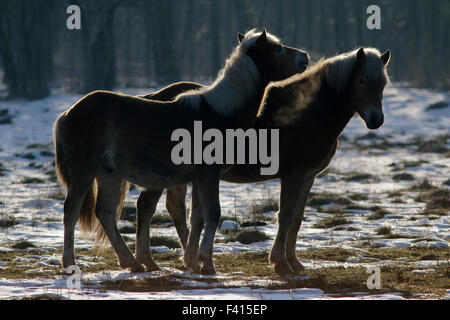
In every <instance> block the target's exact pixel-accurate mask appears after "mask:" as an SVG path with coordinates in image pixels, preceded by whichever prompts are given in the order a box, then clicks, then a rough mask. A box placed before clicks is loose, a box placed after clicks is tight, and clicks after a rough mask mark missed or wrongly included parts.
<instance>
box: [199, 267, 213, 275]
mask: <svg viewBox="0 0 450 320" xmlns="http://www.w3.org/2000/svg"><path fill="white" fill-rule="evenodd" d="M201 272H202V274H204V275H214V274H216V270H215V269H214V266H212V267H205V266H203V268H202V269H201Z"/></svg>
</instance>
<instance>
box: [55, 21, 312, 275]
mask: <svg viewBox="0 0 450 320" xmlns="http://www.w3.org/2000/svg"><path fill="white" fill-rule="evenodd" d="M307 62H308V56H307V54H306V53H304V52H302V51H300V50H298V49H295V48H290V47H287V46H284V45H283V44H281V43H280V41H279V40H278V39H277V38H276V37H275V36H273V35H270V34H267V33H266V31H265V30H264V31H263V32H256V31H255V30H252V31H250V32H248V33H247V34H246V35H245V36H244V35H241V34H239V44H238V46H237V47H236V48H235V49H234V51H233V53H232V55H231V56H230V57H229V59H228V60H227V62H226V64H225V67H224V68H223V69H222V70H221V71H220V73H219V75H218V77H217V79H216V80H215V82H214V83H213V84H212V85H211V86H208V87H205V88H202V89H201V90H196V91H190V92H186V93H184V94H182V95H180V96H179V97H177V99H176V100H174V101H170V102H159V101H149V100H147V99H143V98H138V97H132V96H129V95H121V94H116V93H113V92H106V91H96V92H93V93H91V94H89V95H87V96H85V97H84V98H82V99H81V100H80V101H78V102H77V103H76V104H75V105H74V106H73V107H72V108H70V109H69V110H67V111H66V112H64V113H63V114H61V115H60V116H59V118H58V119H57V120H56V122H55V126H54V145H55V148H56V152H55V154H56V169H57V173H58V177H59V180H60V182H61V184H63V185H65V186H66V187H67V196H66V199H65V202H64V254H63V266H64V267H68V266H70V265H73V264H75V256H74V227H75V224H76V222H77V220H78V219H79V218H80V225H81V227H82V229H85V230H89V229H91V227H93V226H94V225H95V223H94V222H95V221H94V218H95V216H96V217H97V218H98V220H99V221H100V224H101V227H102V230H104V233H105V234H106V236H107V237H108V239H109V241H110V242H111V244H112V246H113V248H114V250H115V252H116V255H117V257H118V260H119V264H120V266H121V267H123V268H128V267H130V268H131V270H132V271H143V270H144V268H143V266H142V265H141V263H143V264H144V265H145V266H146V267H147V268H148V269H150V270H152V269H154V268H155V264H154V262H153V260H152V259H151V255H150V251H148V252H145V251H139V252H140V253H141V254H140V255H138V257H137V258H138V260H139V262H138V260H136V259H135V258H134V257H133V255H132V253H131V252H130V250H129V249H128V247H127V246H126V244H125V242H124V241H123V238H122V237H121V235H120V233H119V232H118V230H117V225H116V218H117V217H118V216H119V215H120V211H121V210H120V205H121V203H122V201H123V196H124V194H125V192H126V190H127V181H130V182H133V183H135V184H137V185H140V186H142V187H143V188H145V189H146V190H162V189H163V188H168V187H174V186H176V185H180V184H186V183H188V182H193V186H194V188H195V189H196V196H197V199H198V205H199V206H201V208H203V209H204V210H205V213H203V214H201V215H202V216H203V215H204V216H205V217H206V219H205V220H206V236H205V238H204V240H203V242H202V250H201V253H200V254H199V256H200V257H202V259H203V267H204V272H206V273H212V272H214V266H213V263H212V246H213V240H214V232H215V230H216V228H217V224H218V222H219V217H220V204H219V180H220V176H221V174H222V173H223V171H224V170H226V169H227V167H229V166H227V165H221V164H213V165H207V164H204V163H196V164H192V163H183V164H175V163H174V161H173V157H172V150H173V148H174V146H175V145H176V143H175V142H174V140H173V133H174V132H176V131H177V130H184V131H186V132H188V134H192V135H195V123H197V121H201V123H202V126H203V128H204V129H205V130H206V129H210V128H213V129H214V130H219V132H224V131H225V130H226V129H229V128H248V127H250V126H251V125H252V124H253V122H254V120H255V118H256V113H257V110H258V105H259V101H260V100H261V97H262V95H263V94H264V89H265V87H266V85H267V84H268V83H269V82H270V81H276V80H281V79H285V78H287V77H288V76H291V75H293V74H295V73H296V72H299V71H303V70H304V69H305V68H306V64H307ZM94 212H95V215H94ZM147 247H148V245H147ZM140 262H141V263H140Z"/></svg>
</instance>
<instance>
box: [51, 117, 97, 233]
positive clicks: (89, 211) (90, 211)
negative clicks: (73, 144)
mask: <svg viewBox="0 0 450 320" xmlns="http://www.w3.org/2000/svg"><path fill="white" fill-rule="evenodd" d="M66 115H67V111H66V112H64V113H62V114H61V115H60V116H59V117H58V119H56V121H55V124H54V127H53V144H54V146H55V170H56V176H57V178H58V181H59V183H60V185H61V186H64V187H65V188H66V189H68V188H69V187H70V185H71V180H70V175H69V161H68V160H69V159H70V156H69V155H68V150H67V147H66V146H67V144H66V143H65V139H64V138H65V119H66ZM96 203H97V183H96V181H95V180H94V181H93V182H92V184H91V185H90V187H89V191H88V193H87V195H86V197H85V199H84V201H83V204H82V207H81V212H80V217H79V218H78V222H79V226H80V229H81V231H82V232H83V233H89V232H90V231H92V228H93V226H94V225H95V224H96V221H98V220H97V218H96V216H95V208H96Z"/></svg>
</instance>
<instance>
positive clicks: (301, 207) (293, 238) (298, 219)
mask: <svg viewBox="0 0 450 320" xmlns="http://www.w3.org/2000/svg"><path fill="white" fill-rule="evenodd" d="M313 183H314V177H312V178H309V179H305V181H300V182H299V184H300V186H301V188H300V194H299V198H298V205H297V208H296V212H295V216H294V222H293V223H292V225H291V227H290V228H289V232H288V235H287V242H286V257H287V259H288V262H289V265H290V266H291V268H292V270H293V271H294V272H295V273H299V272H300V271H302V270H304V269H305V267H303V265H302V264H301V262H300V261H299V260H298V258H297V255H296V251H295V249H296V246H297V235H298V231H299V230H300V226H301V224H302V221H303V216H304V212H305V206H306V201H307V199H308V195H309V191H310V190H311V187H312V185H313Z"/></svg>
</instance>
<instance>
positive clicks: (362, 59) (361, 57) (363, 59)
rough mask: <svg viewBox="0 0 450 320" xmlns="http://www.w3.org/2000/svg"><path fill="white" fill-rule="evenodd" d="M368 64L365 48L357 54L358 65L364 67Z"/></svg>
mask: <svg viewBox="0 0 450 320" xmlns="http://www.w3.org/2000/svg"><path fill="white" fill-rule="evenodd" d="M365 62H366V53H365V52H364V48H360V49H359V50H358V52H357V53H356V62H355V64H356V65H360V66H362V65H364V63H365Z"/></svg>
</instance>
